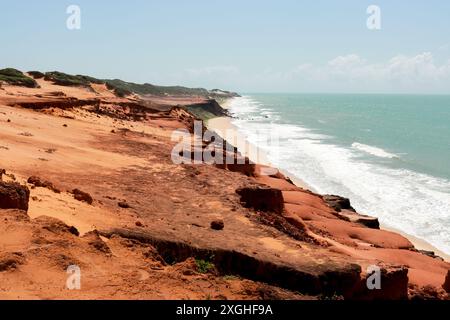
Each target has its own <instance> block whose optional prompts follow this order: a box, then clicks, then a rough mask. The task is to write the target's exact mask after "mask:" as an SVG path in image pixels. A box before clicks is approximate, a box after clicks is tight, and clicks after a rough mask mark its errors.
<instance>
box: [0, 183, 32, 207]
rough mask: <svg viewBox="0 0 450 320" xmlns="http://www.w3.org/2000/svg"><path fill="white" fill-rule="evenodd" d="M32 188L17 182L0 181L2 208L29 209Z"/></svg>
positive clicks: (0, 202)
mask: <svg viewBox="0 0 450 320" xmlns="http://www.w3.org/2000/svg"><path fill="white" fill-rule="evenodd" d="M29 200H30V190H29V189H28V187H26V186H22V185H20V184H18V183H16V182H3V181H0V209H19V210H23V211H28V201H29Z"/></svg>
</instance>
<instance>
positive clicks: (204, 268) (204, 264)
mask: <svg viewBox="0 0 450 320" xmlns="http://www.w3.org/2000/svg"><path fill="white" fill-rule="evenodd" d="M195 264H196V265H197V271H198V272H200V273H208V272H209V271H211V270H213V269H214V264H213V263H211V262H209V261H206V260H202V259H196V260H195Z"/></svg>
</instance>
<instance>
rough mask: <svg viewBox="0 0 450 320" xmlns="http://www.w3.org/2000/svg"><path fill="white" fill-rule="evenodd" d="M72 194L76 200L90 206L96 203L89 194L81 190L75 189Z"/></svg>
mask: <svg viewBox="0 0 450 320" xmlns="http://www.w3.org/2000/svg"><path fill="white" fill-rule="evenodd" d="M72 194H73V197H74V198H75V200H78V201H82V202H86V203H88V204H92V203H93V202H94V199H93V198H92V196H91V195H90V194H89V193H87V192H84V191H81V190H79V189H73V190H72Z"/></svg>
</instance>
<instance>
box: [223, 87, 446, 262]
mask: <svg viewBox="0 0 450 320" xmlns="http://www.w3.org/2000/svg"><path fill="white" fill-rule="evenodd" d="M229 108H230V112H231V113H232V115H233V116H234V119H233V120H232V123H233V124H234V125H235V126H236V127H237V128H238V130H239V131H240V132H241V133H242V134H244V135H245V136H246V138H247V140H248V141H249V142H251V143H252V144H254V145H256V146H258V147H259V148H260V149H262V150H263V151H265V153H266V154H267V157H268V160H269V161H270V162H271V163H273V164H274V165H276V166H277V167H279V168H281V169H283V170H285V171H287V172H289V174H291V175H294V176H295V177H297V178H299V179H301V180H303V181H304V182H305V183H306V184H307V185H309V186H310V187H311V188H313V189H314V190H315V191H316V192H319V193H322V194H336V195H341V196H345V197H348V198H350V200H351V201H352V204H353V206H354V207H355V209H357V210H358V211H359V212H361V213H365V214H369V215H372V216H376V217H378V218H379V219H380V222H381V223H382V224H383V225H385V226H387V227H391V228H395V229H398V230H401V231H403V232H405V233H407V234H410V235H413V236H415V237H418V238H421V239H423V240H426V241H427V242H429V243H430V244H432V245H434V246H435V247H436V248H438V249H440V250H442V251H443V252H445V253H447V254H450V96H445V95H362V94H361V95H358V94H246V95H244V96H243V97H241V98H236V99H234V100H233V101H232V102H231V103H230V106H229ZM274 135H275V136H276V139H275V140H276V145H274V141H273V140H272V141H271V140H270V138H269V137H270V136H272V137H273V136H274Z"/></svg>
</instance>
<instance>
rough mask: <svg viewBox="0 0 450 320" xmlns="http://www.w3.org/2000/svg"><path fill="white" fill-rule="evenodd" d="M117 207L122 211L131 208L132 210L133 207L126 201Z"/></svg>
mask: <svg viewBox="0 0 450 320" xmlns="http://www.w3.org/2000/svg"><path fill="white" fill-rule="evenodd" d="M117 205H118V206H119V207H121V208H122V209H129V208H131V206H130V205H129V204H128V202H126V201H121V202H119V203H118V204H117Z"/></svg>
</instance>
